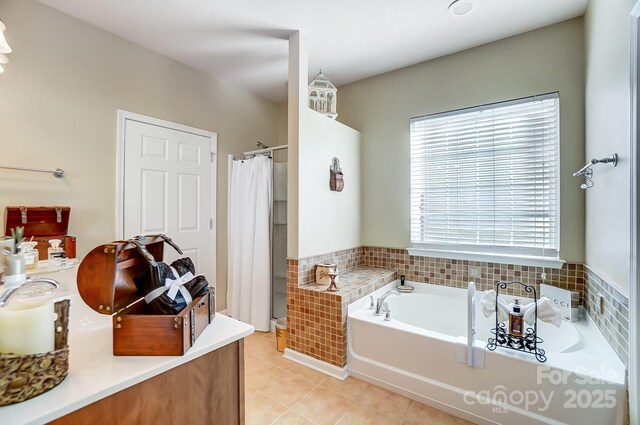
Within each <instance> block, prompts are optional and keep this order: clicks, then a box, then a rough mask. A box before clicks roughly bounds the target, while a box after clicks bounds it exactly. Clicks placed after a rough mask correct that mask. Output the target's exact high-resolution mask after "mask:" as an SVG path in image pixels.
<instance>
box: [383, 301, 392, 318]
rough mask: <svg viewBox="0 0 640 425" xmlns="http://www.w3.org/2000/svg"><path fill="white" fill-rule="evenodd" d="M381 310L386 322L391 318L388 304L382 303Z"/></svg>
mask: <svg viewBox="0 0 640 425" xmlns="http://www.w3.org/2000/svg"><path fill="white" fill-rule="evenodd" d="M382 310H384V320H386V321H387V322H388V321H390V320H391V309H390V308H389V304H387V303H384V304H383V305H382Z"/></svg>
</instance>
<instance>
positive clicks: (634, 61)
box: [629, 1, 640, 425]
mask: <svg viewBox="0 0 640 425" xmlns="http://www.w3.org/2000/svg"><path fill="white" fill-rule="evenodd" d="M630 20H631V25H630V31H629V32H630V38H631V39H630V43H629V45H630V46H631V51H630V68H631V69H630V79H631V137H630V141H629V143H630V153H631V156H630V160H631V164H630V167H631V214H630V216H631V217H630V220H631V255H630V267H629V316H630V317H629V400H630V401H631V402H630V403H629V421H630V423H631V425H640V407H639V406H638V403H637V400H639V399H640V365H639V364H638V363H639V362H640V355H639V352H640V315H639V314H638V308H640V275H639V270H638V262H639V261H640V245H639V243H640V235H639V234H638V230H639V228H638V211H639V210H640V183H639V182H638V177H639V173H638V166H639V165H640V149H639V146H638V145H639V144H640V128H638V127H639V126H640V110H639V103H640V84H639V81H638V78H639V69H638V68H639V67H638V65H639V64H638V61H639V60H640V40H639V39H638V38H639V37H640V1H638V2H637V3H636V5H635V6H634V8H633V10H632V11H631V17H630ZM634 400H635V401H636V402H634Z"/></svg>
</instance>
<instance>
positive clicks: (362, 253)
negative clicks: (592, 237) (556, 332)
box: [287, 247, 629, 367]
mask: <svg viewBox="0 0 640 425" xmlns="http://www.w3.org/2000/svg"><path fill="white" fill-rule="evenodd" d="M318 263H335V264H337V265H338V269H339V271H340V279H341V281H342V280H344V279H345V278H346V279H350V278H349V277H348V276H349V272H350V271H351V272H355V271H357V272H356V273H355V274H354V276H353V277H352V278H351V279H352V282H357V283H356V284H355V286H354V288H355V289H354V290H353V291H351V290H349V291H342V292H338V293H333V294H332V293H327V292H324V291H323V290H322V288H320V289H319V288H318V287H317V286H314V285H313V283H314V281H315V275H314V266H315V265H316V264H318ZM469 267H476V268H479V271H480V277H474V278H470V276H469ZM375 270H377V272H376V271H375ZM384 270H387V274H386V275H385V273H384ZM543 271H545V272H546V280H545V283H547V284H550V285H554V286H557V287H560V288H563V289H567V290H570V291H573V292H574V293H575V297H574V303H575V304H576V305H575V306H577V305H583V306H584V307H585V309H586V310H587V312H588V313H589V315H590V316H591V318H592V319H593V320H594V322H595V323H596V324H597V326H598V327H599V328H600V330H601V331H602V333H603V334H604V335H605V337H606V338H607V340H608V341H609V342H610V343H611V345H612V346H613V348H614V350H615V351H616V353H617V354H618V355H619V356H620V358H621V360H622V361H623V362H624V363H625V364H628V346H629V345H628V340H629V309H628V299H627V298H626V297H625V296H624V295H622V294H620V293H619V292H618V291H616V290H615V289H614V288H613V287H612V286H611V285H609V284H608V283H607V282H605V281H604V280H603V279H601V278H600V277H599V276H598V275H597V274H595V273H594V272H593V271H591V270H590V269H589V268H588V267H586V266H584V265H583V264H579V263H566V264H565V265H564V266H563V267H562V268H561V269H550V268H547V269H545V270H543V269H542V268H541V267H532V266H518V265H511V264H500V263H490V262H480V261H467V260H452V259H443V258H433V257H419V256H413V255H409V253H408V252H407V250H406V249H393V248H380V247H359V248H354V249H348V250H343V251H338V252H334V253H329V254H325V255H320V256H316V257H309V258H303V259H299V260H289V271H288V273H287V317H288V327H289V335H290V339H289V348H291V349H293V350H295V351H299V352H301V353H303V354H307V355H310V356H312V357H315V358H317V359H320V360H323V361H326V362H328V363H330V364H333V365H336V366H339V367H343V366H344V365H345V364H346V331H347V328H346V306H347V305H348V304H349V303H350V302H352V301H353V300H355V299H358V298H360V297H362V296H365V295H366V294H367V293H370V292H373V291H374V290H375V289H377V288H379V287H381V286H383V285H382V284H373V285H367V284H366V281H367V279H369V280H371V279H372V278H373V277H372V276H373V275H370V274H369V275H367V273H374V275H375V276H377V277H378V278H380V277H381V276H383V277H384V278H383V279H382V280H378V281H377V282H378V283H380V282H382V281H391V280H393V279H395V278H396V276H399V275H405V276H406V278H407V280H409V281H414V282H424V283H432V284H437V285H446V286H453V287H458V288H466V287H467V285H468V282H469V281H470V280H473V281H475V283H476V285H477V286H478V288H479V290H488V289H493V288H495V283H496V282H498V281H500V280H518V281H521V282H523V283H526V284H529V285H534V286H535V287H536V290H537V291H538V293H539V291H540V283H542V279H541V275H542V273H543ZM389 272H391V273H392V272H397V274H396V273H393V274H389ZM376 273H378V274H376ZM345 274H346V275H345ZM367 276H368V277H367ZM388 279H390V280H388ZM345 283H346V282H345ZM340 286H341V285H340V283H339V284H338V287H339V288H340ZM510 288H511V289H512V291H511V293H512V294H514V295H519V296H525V295H526V294H525V293H524V292H523V290H522V289H521V287H519V286H512V287H510ZM352 289H353V288H352ZM597 293H601V294H602V295H604V297H605V309H604V313H602V314H600V313H599V299H598V297H597V295H596V294H597Z"/></svg>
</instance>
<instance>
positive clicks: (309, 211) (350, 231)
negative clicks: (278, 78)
mask: <svg viewBox="0 0 640 425" xmlns="http://www.w3.org/2000/svg"><path fill="white" fill-rule="evenodd" d="M308 74H309V70H308V51H307V47H306V41H305V38H304V35H303V34H301V33H300V32H295V33H293V34H292V35H291V36H290V38H289V96H288V104H287V126H288V145H289V173H288V189H287V190H288V193H287V194H288V202H287V223H288V226H287V232H288V234H287V256H288V257H289V259H299V258H305V257H310V256H315V255H321V254H325V253H328V252H334V251H340V250H344V249H349V248H356V247H359V246H360V245H361V237H360V220H361V207H360V198H361V185H360V164H361V159H360V133H359V132H358V131H356V130H354V129H352V128H349V127H347V126H346V125H344V124H342V123H339V122H337V121H334V120H332V119H330V118H329V117H326V116H324V115H322V114H320V113H318V112H316V111H313V110H311V109H309V107H308V95H307V86H308V84H309V81H308ZM333 157H337V158H339V160H340V165H341V167H342V170H343V172H344V173H345V185H344V190H343V191H342V192H332V191H330V190H329V167H330V165H331V161H332V159H333Z"/></svg>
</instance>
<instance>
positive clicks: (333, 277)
mask: <svg viewBox="0 0 640 425" xmlns="http://www.w3.org/2000/svg"><path fill="white" fill-rule="evenodd" d="M328 275H329V277H330V278H331V283H330V284H329V287H328V288H327V292H337V291H338V285H336V276H338V273H336V272H329V273H328Z"/></svg>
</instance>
